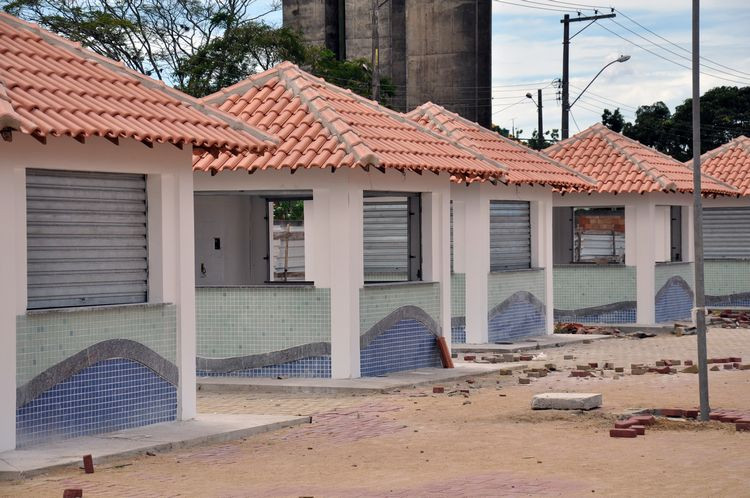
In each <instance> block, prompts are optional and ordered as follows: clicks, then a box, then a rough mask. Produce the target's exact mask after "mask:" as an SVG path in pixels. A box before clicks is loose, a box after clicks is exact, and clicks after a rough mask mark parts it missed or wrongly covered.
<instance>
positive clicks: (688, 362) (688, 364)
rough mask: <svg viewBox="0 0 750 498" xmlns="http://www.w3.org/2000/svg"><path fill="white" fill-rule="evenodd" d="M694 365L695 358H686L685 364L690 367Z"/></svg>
mask: <svg viewBox="0 0 750 498" xmlns="http://www.w3.org/2000/svg"><path fill="white" fill-rule="evenodd" d="M692 365H693V360H685V366H686V367H689V366H692Z"/></svg>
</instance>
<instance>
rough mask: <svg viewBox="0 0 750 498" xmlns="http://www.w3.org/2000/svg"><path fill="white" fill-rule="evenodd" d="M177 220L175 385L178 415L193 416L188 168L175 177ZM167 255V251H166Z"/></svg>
mask: <svg viewBox="0 0 750 498" xmlns="http://www.w3.org/2000/svg"><path fill="white" fill-rule="evenodd" d="M174 179H175V182H176V185H175V194H176V199H175V201H176V202H175V203H173V204H172V205H173V206H175V207H176V209H177V212H176V213H175V214H176V217H177V218H176V219H177V224H178V226H179V230H178V240H179V245H178V246H177V247H176V248H174V250H175V251H176V252H175V253H172V255H173V256H174V257H175V258H176V260H177V275H176V281H177V282H179V283H178V289H177V368H179V371H180V383H179V386H178V403H179V405H178V417H179V419H180V420H189V419H192V418H195V415H196V413H197V406H196V393H195V386H196V380H195V358H196V339H195V234H194V218H195V217H194V214H193V175H192V173H191V172H190V171H186V172H181V173H179V174H177V175H175V177H174ZM165 257H169V253H166V254H165Z"/></svg>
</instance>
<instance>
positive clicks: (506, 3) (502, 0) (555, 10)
mask: <svg viewBox="0 0 750 498" xmlns="http://www.w3.org/2000/svg"><path fill="white" fill-rule="evenodd" d="M521 1H523V0H521ZM495 2H496V3H502V4H504V5H511V6H513V7H521V8H525V9H537V10H547V11H550V12H565V13H566V14H567V13H570V12H575V10H571V9H567V10H563V9H555V8H552V7H535V6H534V5H525V4H522V3H513V2H507V1H505V0H495Z"/></svg>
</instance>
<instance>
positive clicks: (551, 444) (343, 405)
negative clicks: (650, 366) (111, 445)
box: [0, 330, 750, 497]
mask: <svg viewBox="0 0 750 498" xmlns="http://www.w3.org/2000/svg"><path fill="white" fill-rule="evenodd" d="M709 346H710V350H709V354H710V355H712V354H715V355H718V354H723V355H732V356H743V355H744V358H743V360H744V362H745V363H750V331H748V330H744V331H724V330H719V331H716V332H712V333H711V334H710V342H709ZM694 350H695V338H694V337H681V338H677V337H672V336H666V337H658V338H654V339H645V340H642V341H633V340H625V339H610V340H606V341H599V342H596V343H593V344H589V345H583V346H570V347H567V348H559V349H554V350H546V351H545V354H546V355H547V356H548V359H547V360H546V361H545V362H555V363H557V364H558V366H559V367H560V368H562V369H563V371H559V372H553V373H551V374H549V375H548V376H547V377H545V378H542V379H538V380H534V381H532V383H531V384H530V385H519V384H518V380H517V378H518V376H519V375H518V374H514V375H513V376H502V375H499V374H491V375H486V376H481V377H477V378H476V379H474V383H468V382H460V383H452V384H450V385H445V388H446V394H432V389H431V388H429V387H422V388H415V389H409V390H403V391H401V392H394V393H390V394H380V395H370V396H338V397H337V396H310V395H307V396H302V395H298V396H292V395H279V394H232V395H229V394H200V395H199V407H200V409H201V411H215V412H224V413H242V412H244V413H290V414H297V413H304V414H313V423H312V424H310V425H305V426H300V427H296V428H292V429H285V430H281V431H277V432H274V433H269V434H265V435H260V436H256V437H252V438H248V439H247V440H243V441H237V442H230V443H221V444H215V445H208V446H203V447H198V448H191V449H187V450H180V451H175V452H170V453H161V454H157V455H156V456H142V457H139V458H135V459H132V458H131V459H124V460H122V461H118V462H113V463H109V464H106V465H101V466H98V467H97V469H96V473H94V474H91V475H86V474H84V473H83V471H82V470H77V469H67V470H63V471H58V472H54V473H50V474H46V475H41V476H38V477H35V478H31V479H27V480H25V481H22V482H16V483H2V484H0V495H3V496H5V495H7V496H34V497H40V496H57V497H59V496H61V495H62V491H63V490H64V489H66V488H72V487H81V488H83V490H84V496H118V497H119V496H159V497H161V496H189V497H192V496H200V497H205V496H220V497H235V496H236V497H241V496H293V497H297V496H319V497H324V496H325V497H327V496H347V497H349V496H430V497H432V496H515V495H520V496H582V495H589V496H590V495H592V494H596V495H604V496H638V495H641V496H648V495H655V494H657V493H658V494H659V495H662V496H733V497H737V496H750V474H748V469H750V451H748V449H749V448H750V433H738V432H736V431H735V430H734V426H733V425H731V424H722V423H719V422H710V423H707V424H700V423H697V422H672V421H668V420H660V421H659V422H658V423H657V425H656V426H654V427H652V428H649V429H648V430H647V433H646V435H645V436H640V437H638V438H637V439H614V438H610V437H609V435H608V431H609V428H610V427H612V423H613V420H614V419H615V418H616V417H617V415H618V414H621V413H623V412H624V411H626V410H629V409H633V408H671V407H676V408H691V407H694V406H695V405H696V404H697V402H698V401H697V400H698V394H697V382H698V376H697V375H694V374H687V373H680V374H676V375H660V374H646V375H642V376H632V375H628V374H626V375H624V376H621V377H620V378H618V379H615V378H614V377H613V374H612V373H611V372H607V373H606V376H605V377H604V378H601V377H599V378H595V379H579V378H571V377H569V376H568V375H569V370H568V369H569V368H571V367H572V366H574V365H575V364H581V363H587V362H589V361H598V362H603V361H614V362H615V363H616V364H617V365H618V366H624V367H628V368H626V371H629V366H630V362H632V361H638V360H639V361H643V362H651V363H653V362H654V361H656V360H658V359H662V358H669V359H682V360H684V359H692V358H694V356H695V355H694V354H691V353H692V352H693V351H694ZM565 354H574V355H575V356H576V357H575V359H574V360H570V361H564V360H563V359H562V358H563V355H565ZM678 354H680V355H682V356H678V357H677V358H675V356H674V355H678ZM670 355H671V356H670ZM626 362H627V363H626ZM534 366H536V365H534ZM459 389H464V390H465V389H468V391H469V393H468V394H466V395H464V394H462V393H456V394H454V395H449V394H448V393H449V392H450V391H455V390H459ZM710 389H711V391H710V394H711V405H712V408H731V409H741V410H748V411H750V370H745V371H736V370H734V371H723V370H722V371H718V372H710ZM549 391H570V392H598V393H602V394H603V395H604V406H603V407H602V408H601V409H599V410H594V411H591V412H585V413H581V412H557V411H532V410H530V409H529V404H530V400H531V396H532V395H533V394H536V393H541V392H549Z"/></svg>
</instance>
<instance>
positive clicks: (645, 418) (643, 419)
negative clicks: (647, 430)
mask: <svg viewBox="0 0 750 498" xmlns="http://www.w3.org/2000/svg"><path fill="white" fill-rule="evenodd" d="M632 418H633V419H634V420H636V421H637V422H638V423H639V425H653V424H654V422H656V418H655V417H654V416H653V415H636V416H635V417H632Z"/></svg>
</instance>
